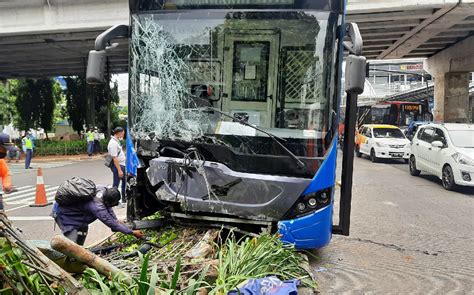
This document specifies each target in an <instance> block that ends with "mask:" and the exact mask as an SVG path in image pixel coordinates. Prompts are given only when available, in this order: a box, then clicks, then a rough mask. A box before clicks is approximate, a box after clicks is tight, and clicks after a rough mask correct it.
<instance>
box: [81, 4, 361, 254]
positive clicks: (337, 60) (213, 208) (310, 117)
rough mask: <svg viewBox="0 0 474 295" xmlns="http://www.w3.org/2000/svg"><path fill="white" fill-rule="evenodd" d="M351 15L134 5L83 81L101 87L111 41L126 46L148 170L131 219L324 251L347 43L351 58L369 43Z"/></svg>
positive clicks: (273, 7) (319, 9)
mask: <svg viewBox="0 0 474 295" xmlns="http://www.w3.org/2000/svg"><path fill="white" fill-rule="evenodd" d="M249 3H252V4H249ZM343 15H344V3H343V2H342V1H332V0H324V1H309V0H306V1H304V0H303V1H299V0H255V1H242V0H229V1H217V0H159V1H158V0H156V1H146V0H131V1H130V25H129V26H125V25H123V26H116V27H113V28H111V29H109V30H108V31H106V32H104V33H103V34H101V35H100V36H99V37H98V38H97V40H96V48H95V49H96V50H94V51H91V53H90V55H89V65H88V81H89V82H101V81H102V79H103V77H102V76H103V71H104V64H105V61H106V59H107V55H109V54H111V53H112V52H114V47H116V46H114V45H113V44H112V43H111V41H112V40H113V39H115V38H117V37H127V38H128V40H129V58H130V60H129V79H130V80H129V87H130V89H129V93H130V98H129V118H128V120H129V129H130V134H129V135H128V136H132V138H133V140H134V144H135V150H136V154H137V156H138V159H139V163H140V165H139V167H138V169H137V172H136V177H133V178H130V179H129V184H130V186H129V187H130V190H129V191H128V192H127V194H128V199H129V205H128V218H129V219H140V218H143V217H145V216H147V215H150V214H153V213H154V212H156V211H158V210H161V211H163V212H166V213H169V214H170V216H171V217H173V218H180V219H185V220H188V222H189V221H192V222H196V221H198V220H200V221H207V222H210V223H231V224H234V225H235V224H241V225H242V224H243V225H246V227H248V226H250V225H257V226H260V227H262V226H270V227H273V229H274V230H278V231H279V232H280V233H281V234H282V239H283V240H284V241H287V242H290V243H294V244H295V245H296V246H297V247H299V248H318V247H322V246H324V245H326V244H327V243H328V242H329V240H330V237H331V232H332V215H333V204H334V193H335V168H336V153H337V148H336V147H337V126H338V112H339V103H340V81H341V79H340V75H341V62H342V51H343V46H342V43H343V35H344V32H347V33H349V35H352V37H353V38H352V39H355V40H356V41H353V42H352V43H350V42H348V43H347V44H346V45H347V46H346V47H348V48H349V49H350V51H352V53H355V54H357V53H360V44H359V43H361V40H360V36H359V35H358V30H357V26H355V25H345V24H344V23H343ZM350 57H352V58H354V59H355V62H351V66H352V67H353V69H349V70H347V69H346V71H348V72H352V75H353V76H362V77H363V76H364V73H365V71H364V68H363V65H362V64H363V63H365V59H363V58H360V57H357V56H354V55H351V56H350ZM355 72H357V73H356V74H354V73H355ZM356 80H357V79H356ZM362 80H363V78H362ZM362 84H363V83H362ZM346 85H347V78H346ZM353 86H354V85H352V86H350V87H352V88H353V89H356V90H355V92H354V93H356V92H359V91H360V89H361V88H362V86H359V85H358V86H356V87H353ZM346 91H347V89H346ZM355 98H356V97H354V98H353V100H355ZM348 117H350V116H348ZM348 119H350V118H348ZM352 140H353V139H352ZM350 141H351V140H350V138H349V140H346V142H348V143H349V144H350ZM349 160H350V159H349ZM346 162H347V161H346ZM349 162H350V163H349V164H350V165H349V164H348V165H347V166H348V167H350V170H351V169H352V160H350V161H349ZM349 172H350V173H349V174H350V175H349V177H350V178H351V176H352V175H351V174H352V170H351V171H349ZM346 178H347V173H346ZM346 182H347V185H350V182H348V181H346ZM347 189H349V191H350V186H348V187H346V188H345V189H343V191H344V190H346V191H347ZM346 193H347V192H346ZM343 197H344V196H343ZM343 197H341V202H343V201H344V202H346V201H347V198H345V199H343ZM348 201H349V204H348V205H347V202H346V203H345V204H342V205H341V210H343V208H342V207H344V208H345V209H344V210H346V212H344V213H343V214H342V213H341V214H342V215H344V216H342V215H341V214H340V216H341V218H342V219H345V220H346V221H345V222H346V225H347V226H346V228H345V229H341V228H339V230H340V231H341V233H346V234H347V233H348V224H349V223H348V218H349V215H348V214H349V211H347V206H349V210H350V196H349V200H348ZM341 212H342V211H341Z"/></svg>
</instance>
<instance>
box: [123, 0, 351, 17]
mask: <svg viewBox="0 0 474 295" xmlns="http://www.w3.org/2000/svg"><path fill="white" fill-rule="evenodd" d="M129 8H130V13H131V14H133V13H139V12H146V11H154V10H155V11H156V10H180V9H283V10H285V9H303V10H304V9H308V10H322V11H333V12H338V13H343V12H344V0H253V1H248V0H227V1H222V0H129Z"/></svg>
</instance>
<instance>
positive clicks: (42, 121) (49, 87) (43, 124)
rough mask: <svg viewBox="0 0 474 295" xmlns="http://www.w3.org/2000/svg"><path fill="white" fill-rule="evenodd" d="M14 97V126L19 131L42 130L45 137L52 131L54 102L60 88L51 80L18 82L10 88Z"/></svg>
mask: <svg viewBox="0 0 474 295" xmlns="http://www.w3.org/2000/svg"><path fill="white" fill-rule="evenodd" d="M12 88H13V89H12V93H13V95H14V96H15V97H16V99H15V104H14V105H15V109H16V112H17V114H18V116H16V120H15V121H16V126H17V127H18V128H19V129H21V130H28V129H30V128H43V129H44V131H45V133H46V136H47V135H48V131H51V130H52V129H53V118H54V110H55V108H56V102H57V101H58V100H59V99H60V97H61V88H60V87H59V85H58V84H57V82H55V81H54V80H53V79H50V78H46V79H37V80H32V79H26V80H18V81H17V82H16V83H14V86H13V87H12Z"/></svg>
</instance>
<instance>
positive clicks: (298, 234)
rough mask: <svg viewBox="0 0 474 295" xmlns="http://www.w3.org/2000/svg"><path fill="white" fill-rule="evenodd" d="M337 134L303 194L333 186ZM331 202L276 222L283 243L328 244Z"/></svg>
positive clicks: (313, 246)
mask: <svg viewBox="0 0 474 295" xmlns="http://www.w3.org/2000/svg"><path fill="white" fill-rule="evenodd" d="M336 160H337V136H336V137H335V139H334V140H333V143H332V145H331V148H330V150H329V152H328V154H327V157H326V159H325V160H324V161H323V163H322V164H321V167H320V168H319V169H318V171H317V172H316V175H315V176H314V177H313V180H312V181H311V182H310V184H309V185H308V187H307V188H306V190H305V191H304V192H303V195H307V194H310V193H314V192H317V191H320V190H323V189H327V188H330V187H334V184H335V181H336ZM332 211H333V199H332V197H331V204H330V205H329V206H327V207H324V208H322V209H320V210H318V211H316V212H313V213H311V214H310V215H306V216H303V217H300V218H295V219H291V220H284V221H280V222H278V231H279V233H280V234H281V235H282V237H281V240H282V241H283V242H284V243H290V244H294V245H295V247H296V248H298V249H316V248H321V247H324V246H326V245H327V244H329V241H330V240H331V236H332Z"/></svg>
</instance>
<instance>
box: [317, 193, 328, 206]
mask: <svg viewBox="0 0 474 295" xmlns="http://www.w3.org/2000/svg"><path fill="white" fill-rule="evenodd" d="M328 201H329V197H328V195H327V194H326V193H325V192H324V193H322V194H320V195H319V196H318V203H320V204H327V202H328Z"/></svg>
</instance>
